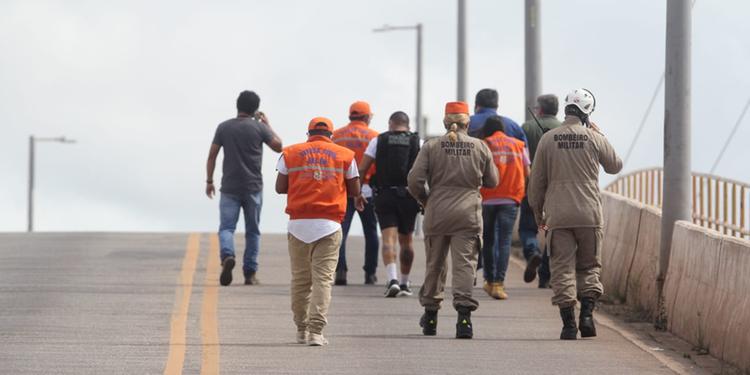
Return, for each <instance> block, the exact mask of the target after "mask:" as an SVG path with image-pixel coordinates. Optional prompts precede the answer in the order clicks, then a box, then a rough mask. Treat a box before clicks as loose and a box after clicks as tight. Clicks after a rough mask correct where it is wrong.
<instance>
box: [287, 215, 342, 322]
mask: <svg viewBox="0 0 750 375" xmlns="http://www.w3.org/2000/svg"><path fill="white" fill-rule="evenodd" d="M287 239H288V240H289V259H290V260H291V266H292V267H291V268H292V288H291V289H292V293H291V294H292V313H293V314H294V324H295V325H297V331H305V330H307V331H309V332H310V333H322V332H323V327H325V325H326V323H327V320H326V314H327V313H328V306H329V305H330V304H331V284H333V274H334V272H336V263H338V260H339V246H340V245H341V229H339V230H338V231H336V232H335V233H332V234H330V235H328V236H325V237H323V238H321V239H319V240H317V241H315V242H313V243H305V242H303V241H300V240H299V239H297V238H296V237H294V236H293V235H292V234H287Z"/></svg>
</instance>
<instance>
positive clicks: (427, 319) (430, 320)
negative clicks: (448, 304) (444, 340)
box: [419, 309, 437, 336]
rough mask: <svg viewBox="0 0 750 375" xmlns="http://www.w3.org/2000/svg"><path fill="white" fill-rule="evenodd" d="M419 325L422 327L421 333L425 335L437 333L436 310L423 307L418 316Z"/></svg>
mask: <svg viewBox="0 0 750 375" xmlns="http://www.w3.org/2000/svg"><path fill="white" fill-rule="evenodd" d="M419 326H420V327H422V334H424V335H425V336H435V335H437V311H433V310H427V309H425V310H424V314H422V317H421V318H419Z"/></svg>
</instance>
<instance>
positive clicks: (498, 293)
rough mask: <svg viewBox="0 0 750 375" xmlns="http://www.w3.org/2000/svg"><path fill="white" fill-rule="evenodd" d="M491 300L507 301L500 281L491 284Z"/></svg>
mask: <svg viewBox="0 0 750 375" xmlns="http://www.w3.org/2000/svg"><path fill="white" fill-rule="evenodd" d="M491 296H492V298H494V299H508V294H507V293H505V287H504V286H503V283H502V281H498V282H496V283H492V294H491Z"/></svg>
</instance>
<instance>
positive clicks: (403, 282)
mask: <svg viewBox="0 0 750 375" xmlns="http://www.w3.org/2000/svg"><path fill="white" fill-rule="evenodd" d="M399 281H400V282H399V284H401V285H409V274H408V273H406V274H404V273H402V274H401V279H400V280H399Z"/></svg>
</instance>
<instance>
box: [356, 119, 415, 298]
mask: <svg viewBox="0 0 750 375" xmlns="http://www.w3.org/2000/svg"><path fill="white" fill-rule="evenodd" d="M418 153H419V135H418V134H416V133H412V132H410V131H409V116H407V115H406V113H404V112H401V111H398V112H394V113H393V114H392V115H391V118H390V119H389V120H388V131H387V132H385V133H382V134H380V135H379V136H377V137H376V138H373V139H372V141H370V144H369V145H368V146H367V150H365V155H364V157H363V158H362V164H360V167H359V173H360V175H364V174H365V173H366V171H368V170H369V169H370V166H371V165H372V163H373V161H374V162H375V178H374V179H373V180H374V181H376V185H375V188H374V194H375V213H376V214H377V215H378V222H379V223H380V231H381V233H382V236H383V264H385V269H386V272H387V273H388V280H389V281H388V283H387V285H386V290H385V296H386V297H396V296H398V295H401V296H410V295H412V292H411V289H410V286H409V272H410V271H411V265H412V262H413V261H414V246H413V243H412V241H413V236H414V225H415V223H416V219H417V214H418V213H419V204H418V203H417V201H416V200H414V198H413V197H412V196H411V195H410V194H409V192H408V191H407V190H406V185H407V182H406V177H407V175H408V174H409V170H411V167H412V165H414V160H415V159H416V158H417V154H418ZM397 238H398V244H399V247H400V249H401V250H400V252H399V257H398V258H399V261H400V263H401V277H400V278H399V276H398V270H397V269H396V239H397Z"/></svg>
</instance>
